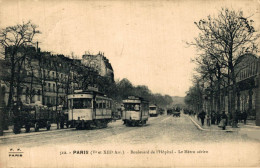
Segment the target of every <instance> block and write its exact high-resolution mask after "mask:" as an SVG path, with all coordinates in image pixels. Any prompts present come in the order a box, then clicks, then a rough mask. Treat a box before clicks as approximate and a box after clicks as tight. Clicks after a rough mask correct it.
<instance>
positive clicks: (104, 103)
mask: <svg viewBox="0 0 260 168" xmlns="http://www.w3.org/2000/svg"><path fill="white" fill-rule="evenodd" d="M93 104H94V105H92V99H90V98H78V99H73V103H72V100H71V99H70V100H69V107H70V108H72V107H73V109H87V108H93V106H95V107H96V108H97V109H110V108H111V101H110V100H102V99H97V100H96V101H94V103H93Z"/></svg>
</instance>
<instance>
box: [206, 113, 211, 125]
mask: <svg viewBox="0 0 260 168" xmlns="http://www.w3.org/2000/svg"><path fill="white" fill-rule="evenodd" d="M210 120H211V119H210V114H207V126H210Z"/></svg>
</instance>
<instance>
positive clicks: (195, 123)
mask: <svg viewBox="0 0 260 168" xmlns="http://www.w3.org/2000/svg"><path fill="white" fill-rule="evenodd" d="M189 118H190V120H191V121H192V122H193V124H194V125H195V126H196V127H197V128H198V129H199V130H201V131H211V132H237V131H238V130H237V131H234V130H210V129H205V128H202V127H201V126H200V125H199V124H198V123H197V122H196V121H194V120H193V119H192V118H191V117H190V116H189Z"/></svg>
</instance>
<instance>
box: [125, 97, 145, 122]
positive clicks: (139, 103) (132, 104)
mask: <svg viewBox="0 0 260 168" xmlns="http://www.w3.org/2000/svg"><path fill="white" fill-rule="evenodd" d="M123 104H124V110H123V112H122V113H123V114H122V120H123V121H124V124H125V125H126V126H138V125H139V124H141V125H144V124H146V122H147V121H148V118H149V102H148V101H146V100H144V99H143V98H141V97H135V96H129V97H128V99H125V100H123Z"/></svg>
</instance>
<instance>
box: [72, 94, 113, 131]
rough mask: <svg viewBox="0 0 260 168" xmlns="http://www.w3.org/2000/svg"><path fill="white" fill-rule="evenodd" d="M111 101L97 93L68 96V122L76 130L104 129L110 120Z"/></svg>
mask: <svg viewBox="0 0 260 168" xmlns="http://www.w3.org/2000/svg"><path fill="white" fill-rule="evenodd" d="M111 106H112V99H110V98H108V97H107V96H105V95H104V94H103V93H101V92H98V91H90V90H87V91H82V90H78V91H75V92H74V94H70V95H68V107H69V109H68V114H69V115H68V120H69V123H70V124H72V126H73V127H76V129H89V128H105V127H107V124H108V123H109V122H110V121H111V120H112V109H111Z"/></svg>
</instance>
